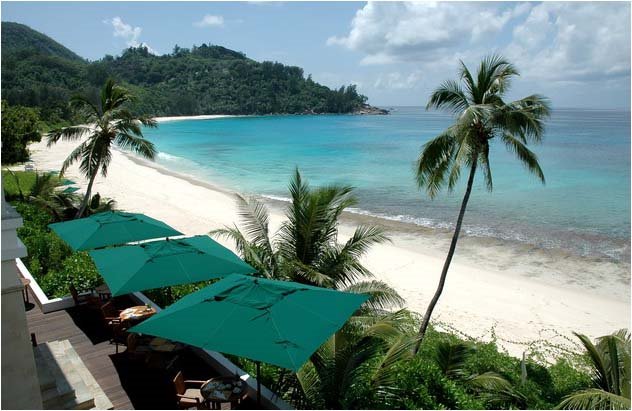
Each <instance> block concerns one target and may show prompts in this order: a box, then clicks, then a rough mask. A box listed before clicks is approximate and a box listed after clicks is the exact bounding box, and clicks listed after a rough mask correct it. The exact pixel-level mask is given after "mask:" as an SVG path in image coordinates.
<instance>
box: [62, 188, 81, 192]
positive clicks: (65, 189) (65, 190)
mask: <svg viewBox="0 0 632 411" xmlns="http://www.w3.org/2000/svg"><path fill="white" fill-rule="evenodd" d="M75 191H79V188H78V187H66V188H64V189H63V190H61V192H62V193H64V194H72V193H74V192H75Z"/></svg>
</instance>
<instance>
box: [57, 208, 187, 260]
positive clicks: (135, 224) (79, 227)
mask: <svg viewBox="0 0 632 411" xmlns="http://www.w3.org/2000/svg"><path fill="white" fill-rule="evenodd" d="M48 227H50V229H51V230H53V231H54V232H55V233H56V234H57V235H58V236H59V237H61V239H62V240H64V241H65V242H66V243H67V244H68V245H69V246H70V247H71V248H72V249H73V250H75V251H78V250H90V249H93V248H99V247H105V246H108V245H119V244H125V243H128V242H130V241H141V240H149V239H152V238H160V237H169V236H174V235H182V233H181V232H179V231H177V230H174V229H173V228H171V227H169V226H168V225H167V224H165V223H163V222H162V221H158V220H154V219H153V218H151V217H147V216H146V215H144V214H134V213H124V212H121V211H108V212H104V213H98V214H93V215H91V216H90V217H86V218H79V219H77V220H71V221H65V222H63V223H54V224H49V225H48Z"/></svg>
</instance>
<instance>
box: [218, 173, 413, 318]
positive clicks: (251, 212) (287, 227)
mask: <svg viewBox="0 0 632 411" xmlns="http://www.w3.org/2000/svg"><path fill="white" fill-rule="evenodd" d="M289 191H290V197H291V198H292V203H291V205H290V206H289V207H288V209H287V212H286V217H287V218H288V221H287V222H286V223H284V224H283V226H282V227H281V230H280V231H279V233H278V235H277V236H276V237H275V238H272V237H271V236H270V231H269V227H268V221H269V217H268V211H267V209H266V207H265V205H263V204H262V203H260V202H259V201H257V200H256V199H254V198H252V199H249V200H246V199H244V198H243V197H241V196H239V195H238V196H237V201H238V204H239V208H240V216H241V217H242V219H243V223H244V224H243V225H244V230H245V233H244V232H242V231H240V230H239V229H238V228H236V227H235V228H232V227H226V228H224V229H220V230H214V231H212V232H211V233H210V235H212V236H224V237H227V238H229V239H231V240H232V241H234V242H235V244H236V246H237V250H238V251H239V253H240V254H241V256H242V258H243V259H244V261H246V262H247V263H248V264H250V265H252V266H253V267H254V268H256V269H257V272H258V273H259V274H260V275H262V276H265V277H267V278H273V279H278V280H288V281H296V282H299V283H304V284H310V285H315V286H320V287H329V288H335V289H338V290H341V291H348V292H357V293H366V294H369V295H370V296H371V298H370V299H369V300H368V301H367V303H366V304H365V305H367V306H370V307H371V308H372V309H375V310H379V309H384V308H392V307H397V306H401V305H403V303H404V300H403V299H402V298H401V297H400V296H399V294H397V292H396V291H395V290H394V289H393V288H391V287H389V286H388V285H387V284H386V283H384V282H382V281H377V280H374V279H373V274H372V273H371V272H370V271H369V270H368V269H367V268H366V267H364V266H363V265H362V264H361V263H360V257H362V255H364V254H365V253H366V252H367V251H368V250H369V248H370V247H371V246H372V245H374V244H379V243H383V242H385V241H387V240H388V239H387V237H386V236H385V234H384V231H383V230H382V229H381V228H379V227H374V226H360V227H358V228H357V229H356V230H355V232H354V234H353V235H352V236H351V238H350V239H349V240H348V241H347V242H346V243H345V244H344V245H339V244H338V242H337V239H338V219H339V217H340V214H341V213H342V212H343V211H344V210H345V208H348V207H351V206H353V205H354V204H355V203H356V199H355V197H354V196H353V195H352V188H351V187H349V186H330V187H320V188H316V189H311V188H310V187H309V184H308V183H307V182H306V181H305V180H303V179H302V178H301V175H300V173H299V171H298V170H296V171H295V173H294V176H293V178H292V181H291V182H290V185H289ZM360 279H363V280H365V281H358V280H360Z"/></svg>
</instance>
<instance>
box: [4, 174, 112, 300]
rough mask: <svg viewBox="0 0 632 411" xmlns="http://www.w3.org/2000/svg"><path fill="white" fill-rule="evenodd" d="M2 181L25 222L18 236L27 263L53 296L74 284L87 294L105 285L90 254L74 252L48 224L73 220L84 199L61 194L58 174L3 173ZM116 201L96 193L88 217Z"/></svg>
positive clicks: (7, 195) (47, 292)
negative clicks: (89, 290) (24, 251)
mask: <svg viewBox="0 0 632 411" xmlns="http://www.w3.org/2000/svg"><path fill="white" fill-rule="evenodd" d="M2 182H3V185H4V190H5V195H6V199H7V201H10V202H11V203H13V205H14V206H15V207H16V210H17V211H18V213H20V215H21V216H22V219H23V220H24V223H23V226H22V227H20V228H19V229H18V236H19V237H20V239H21V240H22V242H23V243H24V245H25V246H26V249H27V251H28V255H27V256H26V257H25V258H23V259H22V260H23V262H24V264H25V265H26V267H27V268H28V269H29V271H30V273H31V274H32V275H33V277H35V279H36V280H37V282H38V283H39V284H40V286H41V287H42V290H43V291H44V293H46V295H48V296H49V297H63V296H66V295H68V286H69V285H70V284H74V286H75V287H76V288H77V290H80V291H83V290H88V289H90V288H93V287H95V286H97V285H99V284H101V283H102V281H103V280H102V279H101V277H100V276H99V274H98V273H97V271H96V267H95V266H94V264H93V263H92V260H91V259H90V257H89V256H88V254H86V253H73V251H72V250H71V249H70V247H68V246H67V245H66V244H65V243H64V242H63V241H62V240H61V239H60V238H59V237H58V236H57V235H55V234H54V233H53V232H51V231H50V230H49V229H48V224H50V223H53V222H58V221H64V220H67V219H70V218H72V217H73V216H74V215H75V214H76V212H77V210H78V203H79V202H80V197H79V196H77V195H75V194H64V193H61V192H60V191H59V188H61V187H62V186H61V185H60V184H61V180H60V179H59V177H58V176H57V175H54V174H51V173H47V174H41V173H36V172H33V171H28V172H27V171H16V172H12V171H3V172H2ZM113 206H114V202H113V201H112V200H102V199H101V197H100V196H99V194H98V193H97V194H95V195H94V196H93V197H92V199H91V201H90V204H89V207H88V209H87V212H88V214H93V213H97V212H101V211H106V210H111V209H112V208H113Z"/></svg>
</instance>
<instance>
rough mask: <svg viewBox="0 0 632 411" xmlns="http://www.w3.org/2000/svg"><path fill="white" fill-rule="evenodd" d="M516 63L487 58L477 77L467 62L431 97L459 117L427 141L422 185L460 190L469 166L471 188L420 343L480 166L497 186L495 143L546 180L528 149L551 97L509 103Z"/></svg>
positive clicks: (419, 176)
mask: <svg viewBox="0 0 632 411" xmlns="http://www.w3.org/2000/svg"><path fill="white" fill-rule="evenodd" d="M517 75H518V71H517V70H516V69H515V67H514V66H513V65H512V64H511V63H509V62H507V61H506V60H505V59H504V58H502V57H500V56H495V55H492V56H489V57H486V58H484V59H483V60H482V61H481V63H480V66H479V69H478V73H477V75H476V77H473V76H472V74H471V73H470V71H469V69H468V68H467V67H466V66H465V64H463V62H461V69H460V80H461V83H462V84H460V83H459V82H457V81H452V80H449V81H446V82H444V83H443V84H442V85H441V86H440V87H439V88H437V89H436V90H435V91H434V92H433V93H432V95H431V96H430V101H429V102H428V105H427V106H426V109H430V108H436V109H443V110H447V111H450V112H452V113H453V114H454V115H455V122H454V124H452V125H451V126H450V127H448V129H446V130H445V131H444V132H443V133H441V134H440V135H438V136H437V137H435V138H434V139H432V140H430V141H429V142H427V143H426V144H425V145H424V147H423V149H422V152H421V154H420V155H419V159H418V160H417V165H416V180H417V184H418V186H419V188H422V189H425V190H426V192H427V193H428V195H429V196H430V198H434V197H435V196H436V195H437V193H438V192H439V190H440V189H441V188H443V187H444V186H446V185H447V188H448V190H450V191H451V190H452V189H454V187H455V186H456V183H457V181H458V180H459V177H460V175H461V168H462V167H464V166H465V167H467V168H468V169H469V177H468V180H467V188H466V190H465V195H464V196H463V201H462V203H461V209H460V211H459V216H458V218H457V221H456V227H455V229H454V235H453V236H452V241H451V243H450V248H449V250H448V256H447V258H446V260H445V263H444V265H443V270H442V271H441V277H440V279H439V284H438V286H437V290H436V292H435V294H434V296H433V297H432V300H431V301H430V304H429V305H428V309H427V310H426V313H425V315H424V318H423V320H422V323H421V326H420V329H419V336H420V339H419V343H418V344H417V346H416V347H415V352H417V351H418V350H419V345H420V344H421V340H422V338H423V336H424V334H425V332H426V329H427V327H428V324H429V322H430V317H431V315H432V312H433V310H434V308H435V306H436V304H437V302H438V300H439V297H440V296H441V293H442V291H443V287H444V285H445V280H446V276H447V274H448V269H449V268H450V262H451V261H452V257H453V255H454V250H455V248H456V243H457V240H458V238H459V233H460V231H461V224H462V223H463V216H464V215H465V209H466V207H467V202H468V200H469V198H470V193H471V192H472V184H473V182H474V176H475V174H476V170H477V169H478V168H481V170H482V172H483V176H484V178H485V183H486V185H487V189H488V190H490V191H491V190H492V171H491V167H490V162H489V145H490V143H491V141H492V139H494V138H496V139H497V140H498V139H499V140H501V141H502V143H504V144H505V146H506V147H507V149H508V150H509V151H511V152H512V153H514V154H515V155H516V156H517V157H518V159H519V160H520V161H521V162H522V163H523V165H524V166H525V167H526V168H527V170H528V171H529V172H531V173H533V174H535V176H536V177H537V178H539V179H540V180H541V181H542V183H544V173H543V172H542V169H541V168H540V165H539V164H538V159H537V157H536V155H535V154H534V153H533V152H532V151H531V150H529V149H528V148H527V144H528V143H539V142H540V141H541V140H542V136H543V134H544V123H543V121H544V119H545V118H546V117H548V116H549V113H550V108H549V104H548V100H547V99H546V98H545V97H543V96H540V95H537V94H534V95H531V96H528V97H525V98H523V99H520V100H516V101H513V102H511V103H506V102H505V101H504V100H503V96H504V94H505V93H506V91H507V90H508V88H509V85H510V81H511V79H512V77H514V76H517Z"/></svg>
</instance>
